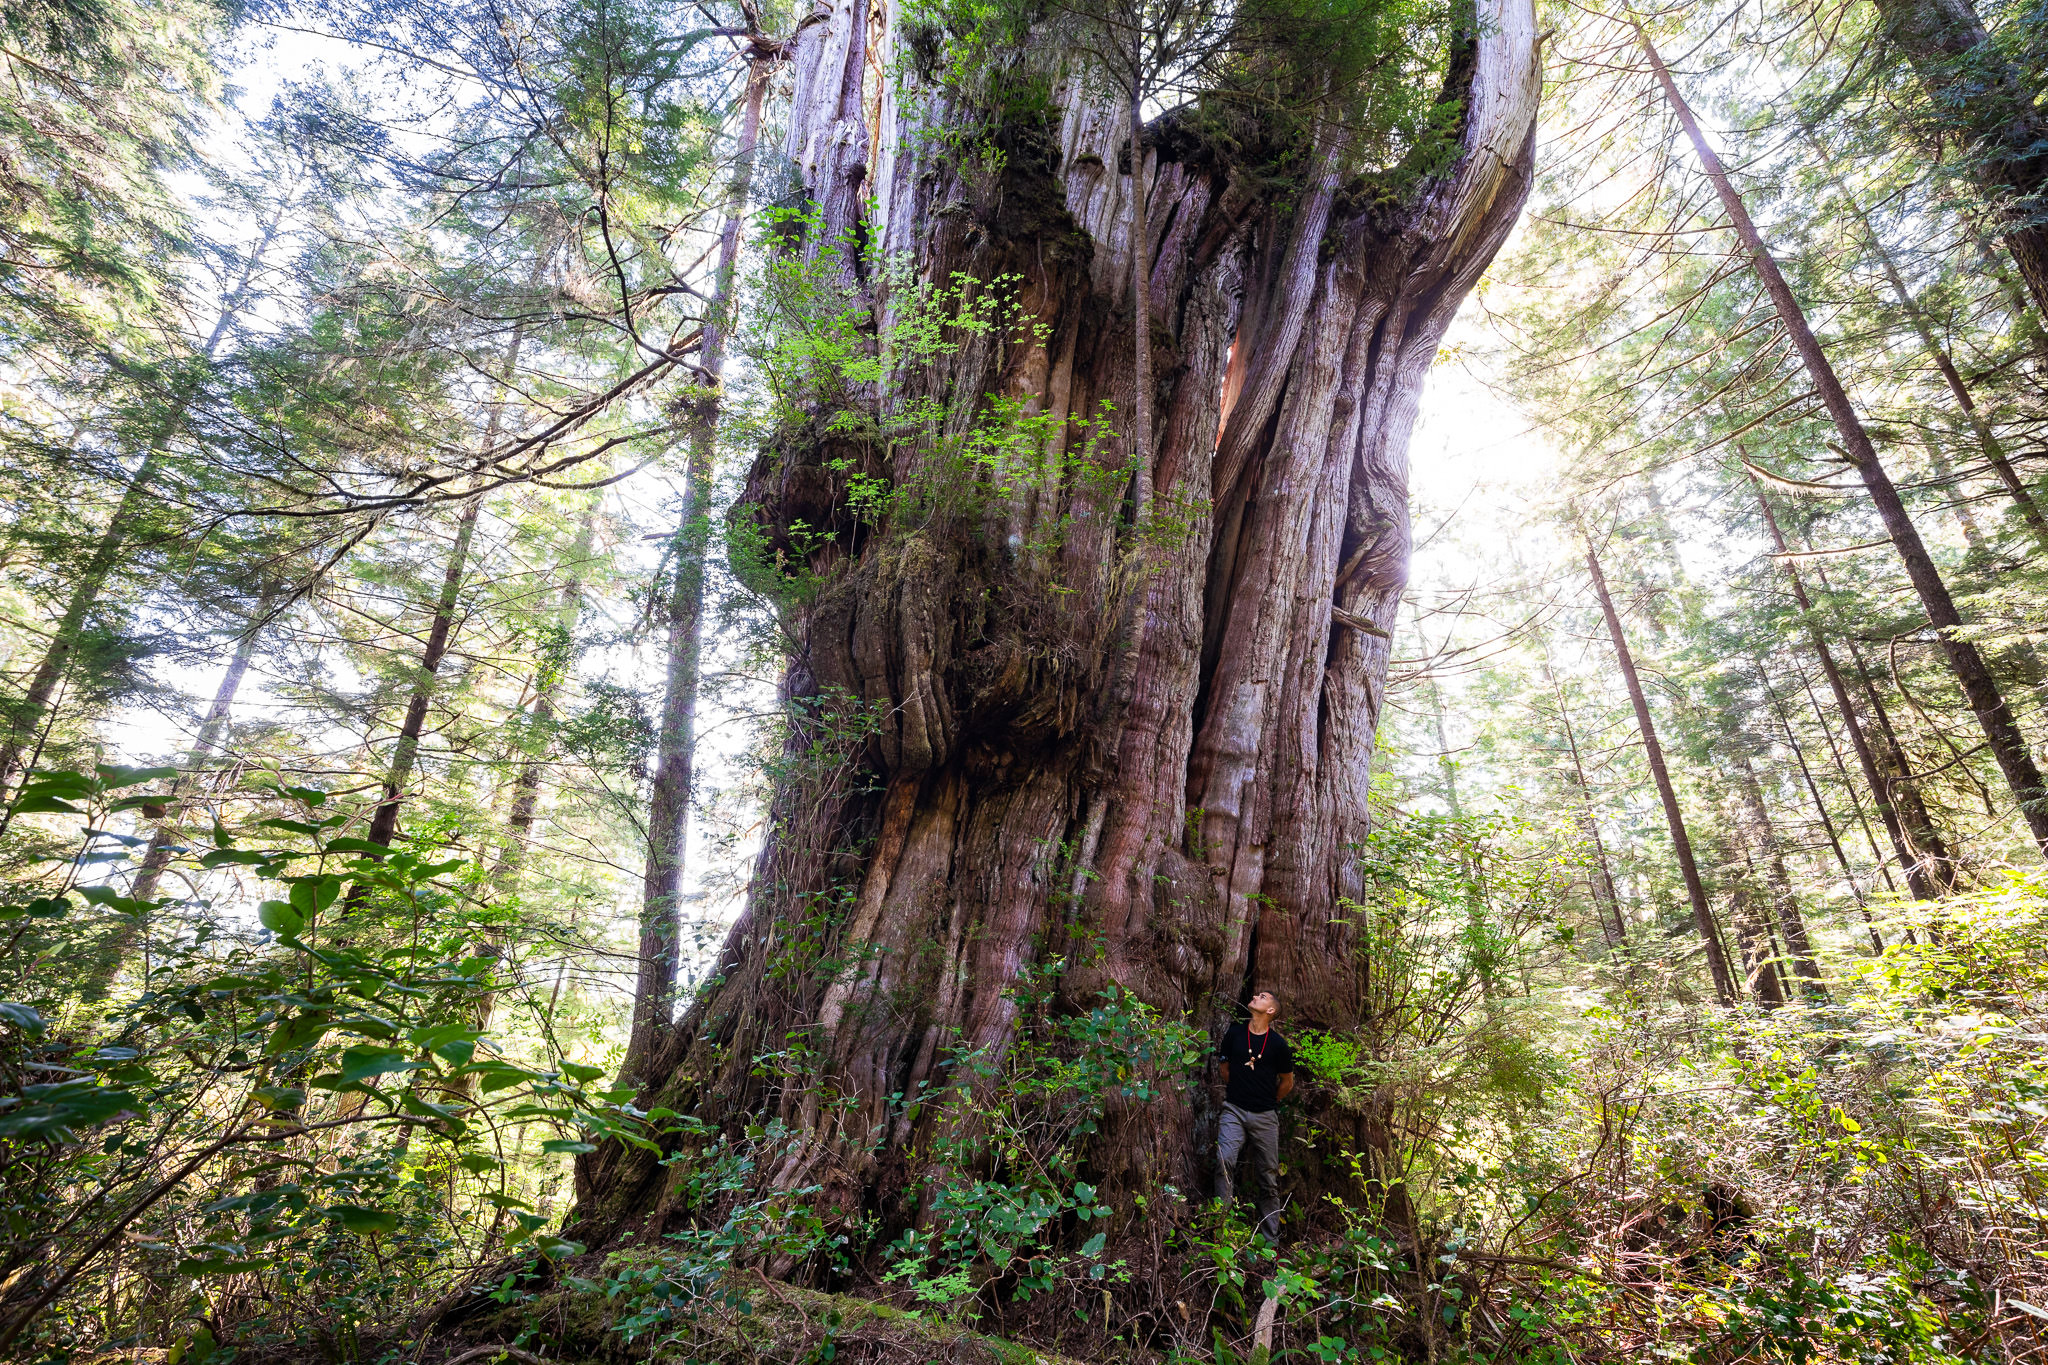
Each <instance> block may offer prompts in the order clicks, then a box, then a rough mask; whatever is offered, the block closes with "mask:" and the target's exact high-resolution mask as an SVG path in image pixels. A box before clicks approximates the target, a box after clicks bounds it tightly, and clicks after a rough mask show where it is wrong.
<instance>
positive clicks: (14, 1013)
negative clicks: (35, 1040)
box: [0, 1000, 45, 1033]
mask: <svg viewBox="0 0 2048 1365" xmlns="http://www.w3.org/2000/svg"><path fill="white" fill-rule="evenodd" d="M0 1020H5V1021H6V1022H7V1023H10V1024H12V1025H14V1026H15V1027H16V1028H18V1029H20V1030H21V1031H22V1032H23V1033H41V1032H42V1031H43V1029H44V1027H45V1025H44V1023H43V1016H42V1015H40V1014H37V1013H36V1012H35V1011H34V1010H33V1009H31V1008H29V1007H28V1006H27V1005H18V1004H16V1003H15V1002H14V1001H12V1000H0Z"/></svg>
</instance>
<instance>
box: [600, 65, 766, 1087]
mask: <svg viewBox="0 0 2048 1365" xmlns="http://www.w3.org/2000/svg"><path fill="white" fill-rule="evenodd" d="M773 70H774V66H773V63H772V62H770V61H769V60H768V59H767V58H765V57H759V58H756V59H755V60H754V61H753V62H752V63H751V64H750V65H749V66H748V68H747V93H746V99H745V103H744V104H743V106H742V108H741V114H740V128H739V138H738V142H737V145H736V147H735V149H734V161H733V174H732V180H731V183H730V184H729V185H728V187H727V190H726V204H725V221H724V223H723V225H722V226H721V229H720V232H719V239H718V264H717V267H716V274H715V277H714V283H713V286H712V294H711V311H710V315H709V316H708V317H707V318H706V319H705V322H704V339H703V343H702V347H701V351H700V355H701V358H702V370H703V378H704V383H705V386H706V390H707V391H706V393H705V395H704V397H703V398H702V399H700V400H699V403H698V409H697V412H696V415H695V420H694V421H693V422H692V423H691V428H690V456H689V466H688V468H687V470H686V472H685V474H684V479H683V506H682V511H681V515H680V519H679V524H678V526H677V528H676V533H675V540H674V549H675V557H676V567H675V581H674V582H673V583H672V584H671V585H670V587H669V597H668V679H667V685H666V688H665V691H664V693H663V696H662V707H661V728H660V730H659V731H658V732H657V735H658V737H657V740H656V750H655V765H654V781H653V784H652V787H651V789H650V791H649V793H648V800H647V863H646V870H645V872H644V873H643V874H642V877H641V887H640V971H639V976H638V979H637V980H636V982H635V983H634V989H633V1022H632V1032H631V1034H630V1035H629V1037H628V1039H627V1043H626V1060H625V1062H624V1064H623V1066H622V1068H621V1070H620V1074H621V1075H622V1076H638V1075H640V1074H641V1072H642V1070H643V1068H644V1067H645V1064H646V1062H647V1059H648V1057H649V1056H650V1054H651V1053H652V1052H653V1050H654V1047H655V1044H656V1043H657V1042H658V1041H659V1039H660V1038H661V1036H662V1035H663V1034H664V1033H665V1032H666V1031H667V1030H668V1028H669V1025H670V1023H671V1021H672V1020H673V1019H674V1018H675V1006H676V971H677V965H678V964H677V952H678V950H679V948H680V946H681V940H682V892H683V861H684V858H685V856H686V854H687V852H688V850H689V843H690V784H691V781H692V775H693V772H694V768H695V763H696V751H697V699H698V692H699V690H700V688H701V686H702V677H703V667H702V659H703V653H704V557H705V554H706V551H707V550H708V548H709V546H710V542H711V494H712V487H711V473H712V469H711V466H712V457H713V455H714V453H715V451H716V447H717V440H718V403H719V384H720V381H721V379H722V377H723V376H724V373H725V349H726V337H727V334H728V333H729V332H730V331H731V325H732V318H731V315H732V310H733V306H734V292H733V285H734V281H735V279H736V278H737V275H738V270H739V252H740V225H741V221H742V220H743V219H744V218H745V216H746V211H747V198H748V195H749V193H750V192H751V189H752V185H753V174H754V152H755V147H756V144H757V143H758V142H759V140H760V136H761V102H762V100H763V98H764V97H765V96H766V94H767V90H768V78H769V76H770V74H771V73H772V72H773Z"/></svg>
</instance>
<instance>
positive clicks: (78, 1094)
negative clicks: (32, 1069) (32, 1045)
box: [0, 1076, 141, 1142]
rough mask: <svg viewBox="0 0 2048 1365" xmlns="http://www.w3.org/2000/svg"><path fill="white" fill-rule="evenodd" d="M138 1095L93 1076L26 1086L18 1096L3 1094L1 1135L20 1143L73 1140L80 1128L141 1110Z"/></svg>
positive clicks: (0, 1119)
mask: <svg viewBox="0 0 2048 1365" xmlns="http://www.w3.org/2000/svg"><path fill="white" fill-rule="evenodd" d="M140 1107H141V1106H140V1105H138V1104H137V1103H136V1100H135V1096H134V1095H132V1094H130V1093H129V1092H128V1091H127V1090H126V1089H124V1088H123V1087H121V1086H118V1085H101V1084H100V1083H99V1082H98V1081H97V1080H95V1079H94V1078H92V1077H90V1076H83V1077H79V1078H77V1079H74V1080H68V1081H55V1082H52V1083H50V1084H47V1085H25V1086H23V1087H22V1088H21V1093H20V1094H19V1095H9V1096H5V1097H0V1138H11V1139H14V1140H15V1141H18V1142H26V1141H43V1142H70V1141H73V1140H74V1139H75V1138H76V1137H77V1132H78V1130H79V1129H80V1128H89V1127H91V1126H93V1125H94V1124H97V1123H104V1122H105V1121H106V1120H108V1119H110V1118H113V1117H114V1116H115V1115H116V1114H120V1113H124V1112H127V1111H129V1110H134V1109H139V1108H140Z"/></svg>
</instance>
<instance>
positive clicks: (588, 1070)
mask: <svg viewBox="0 0 2048 1365" xmlns="http://www.w3.org/2000/svg"><path fill="white" fill-rule="evenodd" d="M562 1073H563V1074H564V1075H566V1076H568V1077H570V1078H571V1079H573V1080H579V1081H594V1080H596V1079H598V1077H600V1076H602V1075H604V1068H603V1067H601V1066H584V1065H583V1064H582V1063H581V1062H563V1063H562Z"/></svg>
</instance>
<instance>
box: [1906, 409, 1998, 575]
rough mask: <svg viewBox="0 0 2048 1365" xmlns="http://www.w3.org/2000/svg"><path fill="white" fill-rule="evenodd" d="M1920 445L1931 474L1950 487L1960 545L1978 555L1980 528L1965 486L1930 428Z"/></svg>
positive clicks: (1981, 549) (1981, 541)
mask: <svg viewBox="0 0 2048 1365" xmlns="http://www.w3.org/2000/svg"><path fill="white" fill-rule="evenodd" d="M1920 445H1921V448H1922V449H1923V450H1925V451H1926V452H1927V467H1928V468H1929V469H1931V470H1933V471H1934V477H1935V478H1937V479H1939V480H1940V481H1941V485H1942V487H1944V488H1947V489H1950V490H1952V494H1951V501H1950V503H1949V511H1950V512H1951V513H1953V514H1954V516H1955V519H1956V525H1958V526H1960V527H1961V528H1962V530H1963V548H1964V550H1965V552H1966V553H1967V554H1969V555H1973V556H1974V555H1982V554H1983V553H1984V551H1985V548H1986V547H1985V543H1984V528H1983V527H1981V526H1979V525H1978V524H1977V514H1976V513H1975V512H1974V511H1972V510H1971V508H1970V498H1969V494H1968V490H1967V489H1965V488H1963V486H1962V480H1960V479H1958V478H1957V477H1956V470H1955V466H1954V465H1952V464H1950V463H1949V458H1948V456H1947V454H1946V453H1944V452H1943V450H1942V448H1941V442H1940V441H1938V440H1936V439H1935V437H1934V433H1933V432H1931V431H1926V432H1922V433H1921V435H1920Z"/></svg>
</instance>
